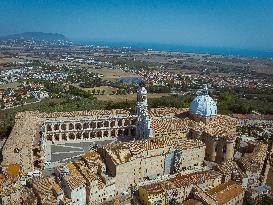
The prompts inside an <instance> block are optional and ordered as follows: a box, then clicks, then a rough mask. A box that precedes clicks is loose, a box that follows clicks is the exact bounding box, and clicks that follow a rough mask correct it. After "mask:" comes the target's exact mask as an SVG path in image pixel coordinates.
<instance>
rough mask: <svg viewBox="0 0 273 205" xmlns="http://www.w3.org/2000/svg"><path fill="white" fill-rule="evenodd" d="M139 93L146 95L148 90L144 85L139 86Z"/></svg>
mask: <svg viewBox="0 0 273 205" xmlns="http://www.w3.org/2000/svg"><path fill="white" fill-rule="evenodd" d="M137 93H138V94H140V95H146V94H147V90H146V88H144V87H140V88H138V90H137Z"/></svg>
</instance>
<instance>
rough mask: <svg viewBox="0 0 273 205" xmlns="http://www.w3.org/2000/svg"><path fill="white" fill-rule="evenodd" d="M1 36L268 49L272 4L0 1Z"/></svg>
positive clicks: (245, 0)
mask: <svg viewBox="0 0 273 205" xmlns="http://www.w3.org/2000/svg"><path fill="white" fill-rule="evenodd" d="M0 28H1V29H0V35H7V34H13V33H20V32H26V31H42V32H54V33H55V32H57V33H62V34H64V35H66V36H67V37H69V38H70V39H72V40H91V41H123V42H124V41H125V42H142V43H147V42H148V43H162V44H180V45H190V46H209V47H229V48H244V49H259V50H271V51H272V50H273V0H257V1H254V0H168V1H167V0H164V1H163V0H139V1H133V0H47V1H46V0H0Z"/></svg>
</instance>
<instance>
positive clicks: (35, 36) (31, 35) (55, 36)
mask: <svg viewBox="0 0 273 205" xmlns="http://www.w3.org/2000/svg"><path fill="white" fill-rule="evenodd" d="M0 40H34V41H49V42H54V41H69V40H68V39H67V38H66V37H65V36H64V35H63V34H59V33H43V32H25V33H20V34H13V35H8V36H2V37H0Z"/></svg>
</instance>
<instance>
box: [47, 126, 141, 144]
mask: <svg viewBox="0 0 273 205" xmlns="http://www.w3.org/2000/svg"><path fill="white" fill-rule="evenodd" d="M135 135H136V128H135V127H133V128H126V129H112V130H104V131H102V130H99V131H96V132H70V133H63V134H58V133H57V134H47V135H46V140H47V141H69V140H89V139H93V138H103V137H113V138H116V137H122V136H128V137H131V136H135Z"/></svg>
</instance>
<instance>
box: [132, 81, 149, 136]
mask: <svg viewBox="0 0 273 205" xmlns="http://www.w3.org/2000/svg"><path fill="white" fill-rule="evenodd" d="M136 114H137V116H138V129H137V130H138V131H137V132H138V136H139V137H140V138H148V137H152V136H153V132H152V128H151V120H150V117H149V114H148V101H147V90H146V88H145V87H144V86H143V85H140V87H139V88H138V90H137V103H136Z"/></svg>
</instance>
